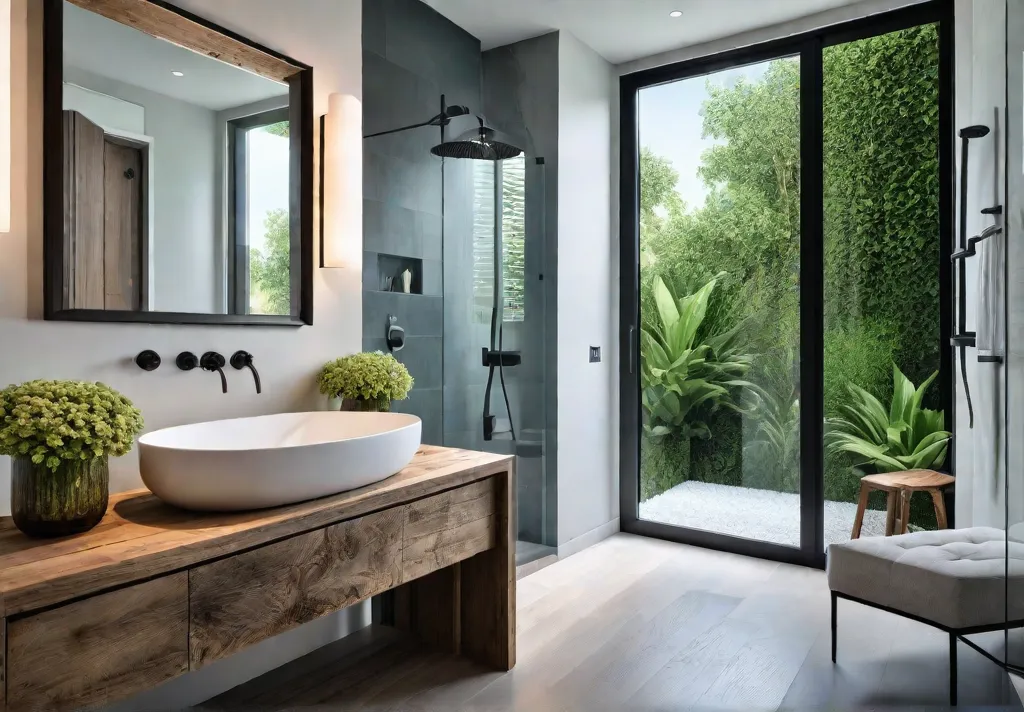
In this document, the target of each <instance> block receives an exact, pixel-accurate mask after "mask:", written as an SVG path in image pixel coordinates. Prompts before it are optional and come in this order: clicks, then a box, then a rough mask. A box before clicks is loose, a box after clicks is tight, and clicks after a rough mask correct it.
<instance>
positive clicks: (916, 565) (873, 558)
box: [828, 527, 1024, 628]
mask: <svg viewBox="0 0 1024 712" xmlns="http://www.w3.org/2000/svg"><path fill="white" fill-rule="evenodd" d="M1006 558H1007V551H1006V537H1005V534H1004V533H1003V532H1002V530H999V529H991V528H988V527H973V528H970V529H946V530H941V531H935V532H915V533H913V534H903V535H901V536H890V537H870V538H867V539H857V540H854V541H848V542H844V543H842V544H832V545H830V546H829V547H828V585H829V588H831V589H832V590H833V591H837V592H839V593H845V594H846V595H848V596H853V597H855V598H860V599H863V600H865V601H869V602H871V603H877V604H879V605H882V606H886V607H888V608H892V609H895V610H897V611H902V612H904V613H909V614H911V615H914V616H918V617H919V618H923V619H925V620H928V621H933V622H935V623H939V624H941V625H944V626H946V627H948V628H973V627H976V626H989V625H999V624H1001V623H1003V622H1005V620H1006V619H1005V614H1004V601H1005V598H1006V563H1007V562H1006ZM1009 558H1010V562H1009V563H1010V578H1011V583H1010V592H1011V601H1010V618H1011V620H1021V619H1024V595H1020V594H1024V544H1022V543H1019V542H1016V541H1013V540H1012V538H1011V541H1010V551H1009Z"/></svg>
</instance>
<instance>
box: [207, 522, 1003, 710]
mask: <svg viewBox="0 0 1024 712" xmlns="http://www.w3.org/2000/svg"><path fill="white" fill-rule="evenodd" d="M518 586H519V592H518V625H519V633H518V647H519V656H518V657H519V662H518V664H517V666H516V668H515V669H514V670H513V671H512V672H510V673H507V674H499V673H494V672H490V671H488V670H486V669H484V668H482V667H480V666H478V665H475V664H472V663H470V662H467V661H465V660H461V659H457V658H453V657H449V656H444V655H440V654H437V653H434V652H432V651H430V650H429V649H426V648H424V647H422V646H420V645H418V644H416V643H415V642H413V641H410V640H409V639H407V638H405V637H403V636H401V635H400V634H398V633H396V632H395V631H393V630H391V629H387V628H382V627H377V626H375V627H371V628H368V629H365V630H363V631H360V632H359V633H356V634H355V635H352V636H349V637H348V638H346V639H344V640H342V641H339V642H338V643H335V644H333V645H330V646H327V647H326V648H322V649H321V650H318V651H316V652H314V653H312V654H310V655H308V656H306V657H305V658H302V659H300V660H298V661H295V662H294V663H291V664H289V665H287V666H285V667H283V668H280V669H278V670H275V671H273V672H271V673H268V674H267V675H264V676H262V677H260V678H257V679H256V680H253V681H252V682H250V683H247V684H246V685H243V686H241V687H238V688H235V689H234V690H231V691H229V692H228V693H226V694H224V695H222V696H220V697H218V698H216V699H214V700H212V701H210V702H209V703H207V704H206V705H204V707H203V709H208V710H291V709H309V708H314V707H321V706H322V707H321V708H322V709H332V710H374V711H377V710H417V711H428V710H429V711H434V710H438V711H440V710H488V711H489V710H494V711H497V710H524V711H525V710H530V711H531V712H532V711H534V710H622V709H635V710H679V709H715V708H717V709H732V710H758V709H779V708H783V709H830V710H852V709H878V708H893V707H899V708H908V707H917V708H927V709H936V708H943V707H945V705H946V700H947V697H946V695H947V689H948V688H947V674H948V666H947V662H946V661H947V652H948V639H947V637H946V635H945V634H944V633H942V632H940V631H936V630H934V629H931V628H928V627H927V626H923V625H921V624H918V623H914V622H912V621H908V620H905V619H902V618H898V617H895V616H892V615H890V614H887V613H884V612H882V611H878V610H874V609H870V608H865V607H863V606H858V605H856V604H853V603H849V602H845V601H840V609H839V664H838V665H837V666H833V665H832V663H831V661H830V660H829V596H828V589H827V586H826V583H825V575H824V573H823V572H821V571H815V570H811V569H804V568H800V567H795V566H787V565H785V564H776V563H770V562H764V561H759V560H756V559H747V558H744V557H740V556H734V555H731V554H723V553H718V552H712V551H707V550H704V549H698V548H693V547H688V546H683V545H679V544H671V543H667V542H661V541H656V540H652V539H644V538H641V537H634V536H629V535H624V534H620V535H617V536H614V537H612V538H611V539H608V540H606V541H604V542H602V543H600V544H598V545H596V546H594V547H591V548H590V549H587V550H585V551H583V552H581V553H579V554H577V555H575V556H572V557H569V558H568V559H566V560H564V561H560V562H558V563H557V564H554V565H552V566H549V567H547V568H545V569H542V570H541V571H538V572H537V573H534V574H532V575H530V576H528V577H526V578H524V579H521V580H520V581H519V583H518ZM979 640H980V641H982V642H984V643H985V644H986V645H987V646H988V647H989V648H990V649H993V650H1000V649H1001V645H1002V636H1001V635H999V634H997V635H990V636H987V637H981V638H979ZM960 701H961V707H960V709H971V708H972V707H978V706H986V707H987V708H988V709H1020V706H1019V702H1018V701H1017V697H1016V694H1015V693H1014V692H1013V691H1012V688H1011V685H1010V683H1009V682H1008V680H1007V676H1006V674H1005V673H1004V672H1002V671H1001V670H1000V669H999V668H998V667H996V666H995V665H993V664H992V663H989V662H988V661H986V660H984V659H983V658H982V657H981V656H980V655H978V654H976V653H975V652H974V651H972V650H970V649H969V648H967V647H966V646H963V645H961V647H960Z"/></svg>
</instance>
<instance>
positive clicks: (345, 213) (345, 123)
mask: <svg viewBox="0 0 1024 712" xmlns="http://www.w3.org/2000/svg"><path fill="white" fill-rule="evenodd" d="M362 127H363V107H362V104H361V103H360V101H359V99H357V98H355V97H354V96H352V95H351V94H331V95H330V97H328V102H327V113H326V114H325V115H324V116H321V117H320V266H321V267H340V268H350V269H360V270H361V269H362V251H363V136H362Z"/></svg>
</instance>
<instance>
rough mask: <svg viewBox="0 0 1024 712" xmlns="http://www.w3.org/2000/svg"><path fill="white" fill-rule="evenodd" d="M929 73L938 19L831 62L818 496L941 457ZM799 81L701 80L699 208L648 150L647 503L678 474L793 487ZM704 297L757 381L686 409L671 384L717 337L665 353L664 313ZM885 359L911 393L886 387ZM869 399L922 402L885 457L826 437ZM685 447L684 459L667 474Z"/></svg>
mask: <svg viewBox="0 0 1024 712" xmlns="http://www.w3.org/2000/svg"><path fill="white" fill-rule="evenodd" d="M938 67H939V63H938V39H937V32H936V28H935V27H934V26H931V25H927V26H922V27H918V28H913V29H909V30H904V31H901V32H896V33H891V34H887V35H883V36H880V37H874V38H869V39H865V40H860V41H857V42H853V43H849V44H844V45H838V46H834V47H830V48H827V49H826V50H825V51H824V86H823V91H824V97H823V99H824V110H825V114H824V126H825V134H824V138H825V145H824V148H825V154H824V178H825V183H824V188H825V193H824V198H825V204H824V211H825V234H824V267H825V274H824V281H825V305H824V310H825V311H824V317H825V335H824V337H825V352H824V367H825V373H824V399H825V403H824V406H825V414H826V417H827V418H828V419H829V422H830V423H831V424H832V425H831V426H830V427H832V428H833V430H832V433H833V435H832V436H831V437H832V440H831V441H830V442H831V443H833V445H835V446H830V447H829V448H828V452H827V453H826V472H825V495H826V497H827V498H828V499H833V500H841V501H855V498H856V494H857V490H858V477H857V471H856V470H855V469H854V466H855V465H858V464H863V463H864V462H865V461H866V460H868V461H870V462H871V464H872V466H873V467H875V468H881V469H895V466H894V465H893V462H901V463H903V462H908V463H909V462H911V461H917V460H918V459H919V460H920V461H929V462H930V463H931V465H932V466H937V465H939V464H941V462H942V459H941V457H939V456H938V455H939V453H938V452H937V451H936V450H935V449H933V446H935V445H936V444H937V443H938V441H939V440H940V439H941V437H940V435H939V433H941V432H944V431H943V430H942V414H941V413H935V412H934V411H929V410H927V408H925V407H924V406H928V407H930V408H935V407H936V406H937V405H938V389H931V390H930V391H929V389H928V388H927V386H928V384H929V383H930V382H931V381H930V380H928V377H929V374H932V373H933V372H934V371H935V370H936V368H937V367H938V362H939V346H940V345H939V324H940V317H939V300H938V288H939V278H938V269H939V268H938V265H939V244H938V231H937V225H938V198H939V188H938V176H939V174H938ZM799 82H800V66H799V63H798V61H797V60H794V59H780V60H776V61H773V62H771V63H770V64H769V65H768V67H767V69H766V71H765V72H764V73H763V74H761V75H760V76H758V77H757V78H756V79H753V80H749V79H740V80H737V81H735V82H733V83H730V84H727V85H724V86H722V85H716V84H713V83H711V82H708V84H707V93H708V98H707V100H706V102H705V103H704V106H703V111H702V118H703V132H704V136H705V137H706V138H710V139H713V140H714V145H713V146H712V147H711V148H709V149H707V150H706V151H705V152H704V154H703V156H702V159H701V166H700V168H699V176H700V178H701V179H702V180H703V182H704V184H705V186H706V189H707V191H708V195H707V197H706V199H705V202H704V204H703V205H701V206H689V205H686V204H685V203H684V201H683V199H682V198H681V197H680V195H679V193H678V192H677V191H676V186H677V183H678V181H679V174H678V169H679V168H680V167H677V166H673V165H672V164H671V163H670V162H669V161H668V160H666V159H665V158H664V157H661V156H659V155H657V154H655V153H654V152H653V151H652V150H650V149H649V148H646V147H645V148H644V149H642V151H641V155H640V184H641V185H640V189H641V205H640V228H641V237H640V247H641V255H640V260H641V285H640V302H641V321H642V328H641V339H642V342H641V353H642V360H643V362H644V363H643V368H642V386H643V388H644V397H643V403H644V407H645V411H644V412H645V434H646V435H645V442H644V443H643V444H642V458H641V497H642V498H647V497H649V496H651V495H653V494H657V493H659V492H662V491H664V490H665V489H668V488H669V487H671V486H673V485H675V484H678V483H679V482H681V481H684V480H686V479H700V480H704V481H709V482H718V483H724V484H742V485H744V486H750V487H759V488H765V489H773V490H779V491H790V492H795V491H797V489H798V485H799V482H798V474H799V467H798V465H799V432H800V430H799V412H800V394H799V377H798V374H799V360H798V358H797V356H798V354H799V344H800V328H799V327H800V319H799V304H800V290H799V269H800V174H801V167H800V104H799V95H800V88H799V87H800V85H799ZM685 168H686V169H687V170H690V167H689V166H687V167H685ZM708 285H711V286H710V288H709V289H708V290H707V294H708V304H707V306H706V309H705V310H704V311H703V314H702V321H701V322H700V326H701V328H703V329H704V331H705V334H728V333H733V331H732V330H735V337H736V339H737V348H738V350H737V351H736V352H735V353H736V354H738V355H739V356H741V357H742V361H741V363H742V364H743V370H742V372H740V373H735V374H733V375H731V376H730V378H732V379H734V380H737V381H739V380H742V381H746V382H749V383H750V384H751V385H749V386H748V385H738V384H737V385H731V386H726V385H724V384H720V385H721V386H722V387H723V388H724V393H723V392H722V390H718V389H714V392H713V393H712V394H710V395H706V397H705V398H703V399H701V398H700V396H699V395H693V394H700V393H705V394H706V393H711V392H710V391H700V390H692V389H691V390H688V391H686V393H690V394H691V400H690V402H689V407H686V405H687V403H686V402H684V401H683V400H682V398H681V396H683V395H684V393H683V391H684V390H686V389H684V388H683V386H681V385H679V384H688V385H689V384H691V380H690V379H691V375H690V374H693V373H695V372H698V369H699V368H702V367H703V364H702V363H699V362H697V363H695V361H694V360H695V359H697V360H698V361H699V359H700V358H701V355H700V354H698V355H697V356H695V355H694V353H693V352H694V349H695V348H697V349H699V348H700V347H701V346H702V345H707V346H709V348H708V349H707V350H708V351H710V350H711V349H710V344H708V342H707V340H706V336H705V335H702V334H701V333H699V332H700V330H699V329H698V333H696V334H694V335H692V344H693V345H696V346H690V345H687V344H688V342H687V340H686V339H685V338H683V339H680V340H679V341H676V342H672V343H674V344H675V346H676V348H675V349H674V350H673V351H669V350H668V349H666V348H665V344H666V343H669V342H668V340H667V339H666V337H665V334H664V331H665V329H666V324H665V313H664V311H663V309H662V305H663V304H668V303H669V301H667V300H666V299H665V294H669V295H672V294H685V295H690V296H689V297H686V298H684V299H683V300H679V301H678V302H677V304H678V306H677V311H678V312H679V313H680V314H682V313H683V312H684V302H686V300H688V299H689V300H690V302H687V303H686V304H687V305H688V306H689V307H691V308H693V309H696V306H697V305H696V304H695V302H696V301H697V298H698V296H699V295H700V294H701V293H702V290H703V289H705V288H707V287H708ZM671 301H672V302H673V303H676V302H675V300H671ZM668 316H669V317H671V316H672V314H671V312H669V314H668ZM680 320H681V321H682V317H681V318H680ZM705 324H706V326H705ZM677 328H678V331H679V332H684V331H685V330H683V329H682V328H681V327H677ZM659 330H661V331H660V332H659ZM659 333H660V336H659ZM683 335H684V336H685V335H687V334H686V333H684V334H683ZM655 346H659V347H661V348H660V350H659V349H657V348H655ZM679 359H683V361H682V362H680V361H679ZM893 364H896V368H895V373H897V374H900V375H902V374H906V376H905V377H904V380H903V381H901V380H900V379H899V378H896V379H895V383H894V379H893V378H891V377H890V374H891V373H893V368H894V366H893ZM666 365H668V366H671V368H666ZM670 373H671V374H673V375H672V376H669V375H668V374H670ZM907 379H909V380H907ZM904 381H905V382H904ZM912 382H923V384H922V387H921V388H920V389H916V390H914V389H913V387H912V385H911V392H912V393H913V394H918V393H919V394H920V395H919V397H918V396H916V395H915V396H914V397H912V398H910V399H909V400H907V397H906V396H905V393H904V392H905V390H906V384H907V383H912ZM669 383H674V384H676V385H679V388H678V389H673V388H671V387H669V385H668V384H669ZM693 385H695V386H696V385H699V384H693ZM894 385H895V390H894ZM666 394H672V396H674V397H675V400H678V401H679V407H678V409H677V408H676V405H675V402H674V401H673V399H672V398H671V397H668V396H667V395H666ZM867 398H871V399H874V401H875V402H877V403H885V402H893V403H901V404H903V406H906V407H910V406H912V405H913V407H915V408H917V410H916V411H914V412H911V413H905V412H903V410H902V407H903V406H901V410H899V412H897V413H896V414H895V417H890V416H892V413H886V423H887V425H886V426H885V429H883V432H884V433H887V435H886V439H883V440H881V441H878V439H866V440H867V442H870V443H871V444H872V446H873V447H875V448H878V449H879V452H877V453H875V454H877V455H880V456H879V457H870V456H866V455H864V453H863V452H860V453H858V452H856V451H854V452H851V450H850V447H845V446H844V447H841V446H839V445H837V444H836V443H838V442H839V441H838V438H840V435H839V433H840V432H843V431H841V429H840V428H839V426H838V421H839V420H841V419H847V420H849V417H850V414H849V413H848V412H847V411H845V410H844V408H851V407H854V406H853V404H854V403H855V402H856V403H861V402H863V403H870V401H869V400H866V399H867ZM716 399H721V400H716ZM856 399H860V400H856ZM915 399H916V400H915ZM914 403H916V405H914ZM726 404H727V405H726ZM872 407H873V406H872ZM874 414H875V415H877V413H874ZM907 418H910V420H906V419H907ZM851 422H852V421H851ZM872 422H874V421H872ZM936 423H938V425H937V427H932V426H934V425H935V424H936ZM901 424H902V425H901ZM904 425H905V426H906V427H904ZM890 428H895V429H896V430H897V431H898V432H895V433H893V434H892V435H893V437H896V438H898V439H899V442H900V445H899V446H898V447H897V446H896V445H895V443H889V441H888V437H889V435H888V432H889V429H890ZM929 433H930V434H929ZM695 436H696V437H695ZM850 437H854V435H853V433H851V434H850ZM858 437H859V436H858ZM946 437H947V438H948V433H947V434H946ZM851 442H852V441H849V440H847V441H846V445H849V444H850V443H851ZM922 443H924V446H923V450H921V449H920V448H921V447H922ZM885 448H888V449H885ZM915 450H918V456H917V458H916V459H915V456H914V455H913V453H914V452H915ZM941 450H942V455H943V456H944V453H945V446H942V447H941ZM684 453H685V454H686V455H688V456H689V462H687V463H681V464H675V465H671V464H670V461H671V460H672V458H673V457H675V458H677V459H678V458H679V457H683V456H684ZM933 455H934V456H935V457H931V456H933ZM900 458H905V459H904V460H901V459H900ZM906 458H909V459H906Z"/></svg>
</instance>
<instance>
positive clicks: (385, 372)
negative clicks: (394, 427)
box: [316, 351, 413, 401]
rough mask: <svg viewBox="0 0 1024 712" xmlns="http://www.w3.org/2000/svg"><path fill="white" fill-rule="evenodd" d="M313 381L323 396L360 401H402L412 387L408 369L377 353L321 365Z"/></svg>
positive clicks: (357, 355)
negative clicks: (315, 381)
mask: <svg viewBox="0 0 1024 712" xmlns="http://www.w3.org/2000/svg"><path fill="white" fill-rule="evenodd" d="M316 380H317V383H318V384H319V385H320V392H321V393H322V394H324V395H325V396H331V397H338V398H351V399H352V400H363V401H393V400H403V399H405V398H406V397H407V396H408V395H409V390H410V389H411V388H412V384H413V379H412V376H410V375H409V369H407V368H406V367H405V366H404V365H403V364H401V363H399V361H398V359H396V358H395V357H394V356H392V355H391V354H385V353H383V352H381V351H375V352H373V353H358V354H352V355H350V356H342V357H341V358H339V359H335V360H334V361H330V362H328V363H325V364H324V366H323V368H321V369H320V374H319V375H318V376H317V379H316Z"/></svg>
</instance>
